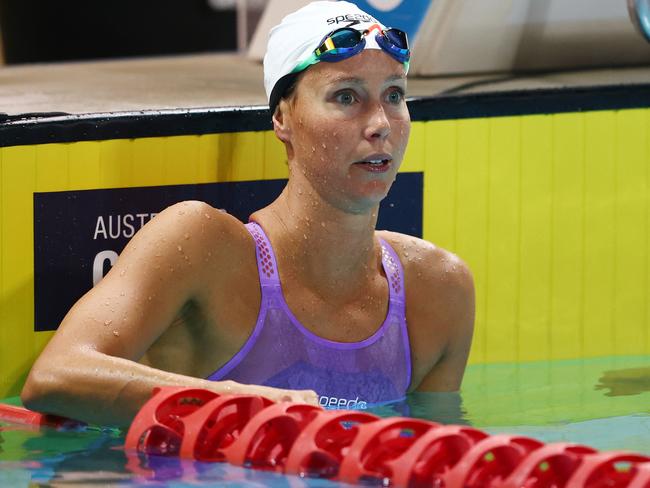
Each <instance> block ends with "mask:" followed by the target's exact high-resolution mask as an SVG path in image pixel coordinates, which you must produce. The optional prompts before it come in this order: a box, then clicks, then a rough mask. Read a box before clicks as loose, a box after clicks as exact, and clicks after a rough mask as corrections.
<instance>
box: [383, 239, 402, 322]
mask: <svg viewBox="0 0 650 488" xmlns="http://www.w3.org/2000/svg"><path fill="white" fill-rule="evenodd" d="M379 242H380V243H381V263H382V265H383V267H384V272H385V273H386V278H387V279H388V285H389V286H388V288H389V290H390V295H389V296H390V301H391V302H392V303H393V304H394V305H396V306H398V307H399V310H400V313H401V314H403V313H404V303H405V301H406V300H405V295H404V268H403V267H402V263H401V262H400V260H399V257H398V256H397V253H396V252H395V250H394V249H393V248H392V247H391V245H390V244H388V243H387V242H386V241H385V240H384V239H382V238H381V237H380V238H379Z"/></svg>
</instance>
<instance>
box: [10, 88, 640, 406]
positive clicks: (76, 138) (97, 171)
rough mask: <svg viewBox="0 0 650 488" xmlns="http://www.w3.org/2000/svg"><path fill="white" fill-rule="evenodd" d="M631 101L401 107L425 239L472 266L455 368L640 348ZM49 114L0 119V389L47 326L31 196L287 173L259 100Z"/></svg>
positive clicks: (507, 97) (595, 95) (526, 97)
mask: <svg viewBox="0 0 650 488" xmlns="http://www.w3.org/2000/svg"><path fill="white" fill-rule="evenodd" d="M647 107H650V85H648V86H645V85H642V86H637V87H635V88H629V87H619V88H616V87H614V88H612V87H608V88H604V89H597V88H595V89H591V90H585V91H580V92H575V91H574V92H571V91H568V90H567V91H566V92H565V91H555V90H554V91H548V92H543V91H539V92H535V93H530V92H526V93H520V92H516V93H501V94H498V95H484V96H483V97H482V98H481V97H477V96H465V97H446V98H431V99H421V100H413V101H411V102H410V109H411V113H412V116H413V120H414V122H413V127H412V135H411V141H410V144H409V148H408V151H407V154H406V156H405V160H404V163H403V166H402V169H401V171H402V172H405V173H422V175H423V176H422V177H423V188H424V190H423V195H422V199H423V200H422V201H423V204H422V207H423V208H422V215H423V217H422V229H423V235H424V237H425V238H426V239H428V240H430V241H433V242H435V243H436V244H438V245H440V246H442V247H445V248H447V249H450V250H452V251H454V252H456V253H457V254H459V255H460V256H461V257H462V258H463V259H464V260H465V261H466V262H467V263H469V266H470V267H471V269H472V270H473V273H474V278H475V281H476V290H477V319H476V333H475V338H474V343H473V347H472V352H471V358H470V361H471V363H473V364H477V363H497V362H525V361H536V360H547V359H570V358H588V357H598V356H613V355H645V354H648V353H649V352H650V332H649V331H648V326H649V314H650V308H649V306H648V303H649V301H650V300H649V299H650V287H649V281H650V280H649V277H650V259H649V250H650V240H649V235H648V233H649V225H650V211H649V203H650V202H649V198H648V197H649V194H650V193H649V191H650V174H649V169H648V168H649V166H650V109H649V108H647ZM265 117H266V118H265ZM251 118H252V119H253V122H252V123H251V122H250V119H251ZM55 119H56V120H54V119H52V118H48V117H42V118H40V119H39V118H36V119H34V120H27V121H12V122H6V123H3V124H0V146H3V147H0V397H5V396H11V395H15V394H17V393H18V392H19V390H20V387H21V385H22V382H23V381H24V377H25V375H26V373H27V371H28V370H29V368H30V366H31V364H32V362H33V361H34V359H35V358H36V356H37V355H38V353H39V352H40V351H41V350H42V348H43V347H44V345H45V344H46V343H47V341H48V339H49V338H50V337H51V334H52V332H50V331H38V332H37V331H35V325H34V324H35V318H34V311H35V300H34V290H35V265H34V262H35V252H34V249H35V245H34V242H35V234H34V226H35V220H34V219H35V218H34V215H35V208H34V201H35V194H36V195H37V194H44V193H49V192H62V191H71V190H90V189H110V188H137V187H154V186H166V185H181V184H196V183H213V182H244V181H258V180H275V179H282V178H286V177H287V166H286V158H285V155H284V150H283V148H282V146H281V144H280V143H279V142H278V141H277V140H276V139H275V137H274V135H273V133H272V132H271V131H269V130H268V113H267V112H266V111H265V110H261V109H260V110H252V111H250V113H246V112H242V111H241V110H239V109H232V110H230V111H213V112H211V111H185V112H182V113H164V112H152V113H148V114H147V113H145V114H141V113H140V114H137V115H133V114H113V115H110V114H109V115H106V114H104V115H102V116H98V117H95V116H94V115H92V114H91V115H89V116H87V117H79V116H70V117H67V118H66V117H58V118H55ZM167 119H168V120H167ZM165 120H167V121H165ZM174 121H176V123H174ZM179 121H182V123H180V122H179ZM101 204H102V202H101V201H99V202H98V203H97V205H99V206H101ZM107 212H109V213H110V208H109V209H107ZM73 217H74V216H72V215H69V216H64V218H69V219H72V218H73ZM64 271H65V270H62V273H63V272H64ZM62 281H63V283H61V286H65V283H64V281H65V280H63V279H62ZM91 285H92V281H91V280H89V284H88V287H90V286H91Z"/></svg>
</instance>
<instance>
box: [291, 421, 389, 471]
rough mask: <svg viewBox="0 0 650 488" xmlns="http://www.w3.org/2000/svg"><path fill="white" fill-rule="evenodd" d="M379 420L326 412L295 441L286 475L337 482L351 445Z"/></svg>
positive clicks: (312, 422)
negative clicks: (366, 426)
mask: <svg viewBox="0 0 650 488" xmlns="http://www.w3.org/2000/svg"><path fill="white" fill-rule="evenodd" d="M377 420H379V417H377V416H376V415H372V414H370V413H365V412H360V411H354V410H330V411H327V410H324V411H321V412H319V413H318V415H317V416H316V417H315V418H314V419H313V420H312V421H311V422H310V423H309V424H308V425H307V426H306V427H305V428H304V429H303V431H302V432H301V433H300V435H299V436H298V437H297V438H296V440H295V442H294V444H293V447H292V448H291V451H290V452H289V455H288V456H287V460H286V462H285V473H287V474H296V475H299V476H309V477H315V478H336V477H337V476H338V474H339V469H340V466H341V462H342V461H343V458H345V456H346V455H347V453H348V452H349V450H350V444H352V442H353V441H354V439H355V438H356V437H357V433H358V429H359V427H360V426H361V425H363V424H366V423H369V422H375V421H377Z"/></svg>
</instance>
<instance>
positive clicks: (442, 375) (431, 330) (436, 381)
mask: <svg viewBox="0 0 650 488" xmlns="http://www.w3.org/2000/svg"><path fill="white" fill-rule="evenodd" d="M442 252H443V253H444V254H445V256H444V259H442V260H441V263H442V265H441V266H442V269H441V268H438V269H437V270H436V271H435V272H434V273H433V275H432V276H430V277H429V278H430V282H429V283H426V281H425V283H424V284H425V286H424V287H423V288H424V289H426V290H429V292H428V294H429V297H428V299H426V300H422V301H421V303H422V304H423V305H422V307H423V308H424V309H423V310H422V316H423V317H425V320H426V321H425V322H424V324H423V329H426V332H424V333H423V334H421V336H420V337H421V340H420V343H421V344H423V345H424V346H423V347H422V348H420V349H418V354H419V355H420V356H421V358H422V357H424V356H426V355H427V354H428V350H435V349H436V348H438V347H439V345H440V344H441V343H442V344H444V346H443V348H442V350H441V352H439V353H437V354H430V357H435V360H434V361H433V363H432V364H431V366H429V367H427V368H426V370H425V371H424V373H423V374H422V376H421V378H422V379H421V380H420V381H419V383H418V384H417V387H416V388H415V390H416V391H428V392H454V391H458V390H459V389H460V385H461V382H462V380H463V375H464V373H465V367H466V365H467V358H468V356H469V351H470V347H471V343H472V336H473V332H474V308H475V299H474V281H473V278H472V274H471V272H470V271H469V268H468V267H467V265H466V264H465V263H463V262H462V261H461V260H460V259H458V258H457V257H456V256H454V255H453V254H451V253H447V252H446V251H442ZM427 285H428V286H427ZM431 295H433V297H432V296H431ZM432 324H433V326H432ZM427 344H428V345H427ZM422 363H424V364H427V361H426V360H424V359H423V361H422Z"/></svg>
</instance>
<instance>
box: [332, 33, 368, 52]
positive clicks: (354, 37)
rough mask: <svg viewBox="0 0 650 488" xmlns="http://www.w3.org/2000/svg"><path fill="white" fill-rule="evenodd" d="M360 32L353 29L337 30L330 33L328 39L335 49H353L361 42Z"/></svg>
mask: <svg viewBox="0 0 650 488" xmlns="http://www.w3.org/2000/svg"><path fill="white" fill-rule="evenodd" d="M361 36H362V34H361V32H359V31H356V30H354V29H339V30H337V31H334V32H332V34H330V36H329V38H330V39H331V40H332V44H333V45H334V47H335V48H341V47H343V48H350V47H355V46H356V45H357V44H359V43H360V42H361Z"/></svg>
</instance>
